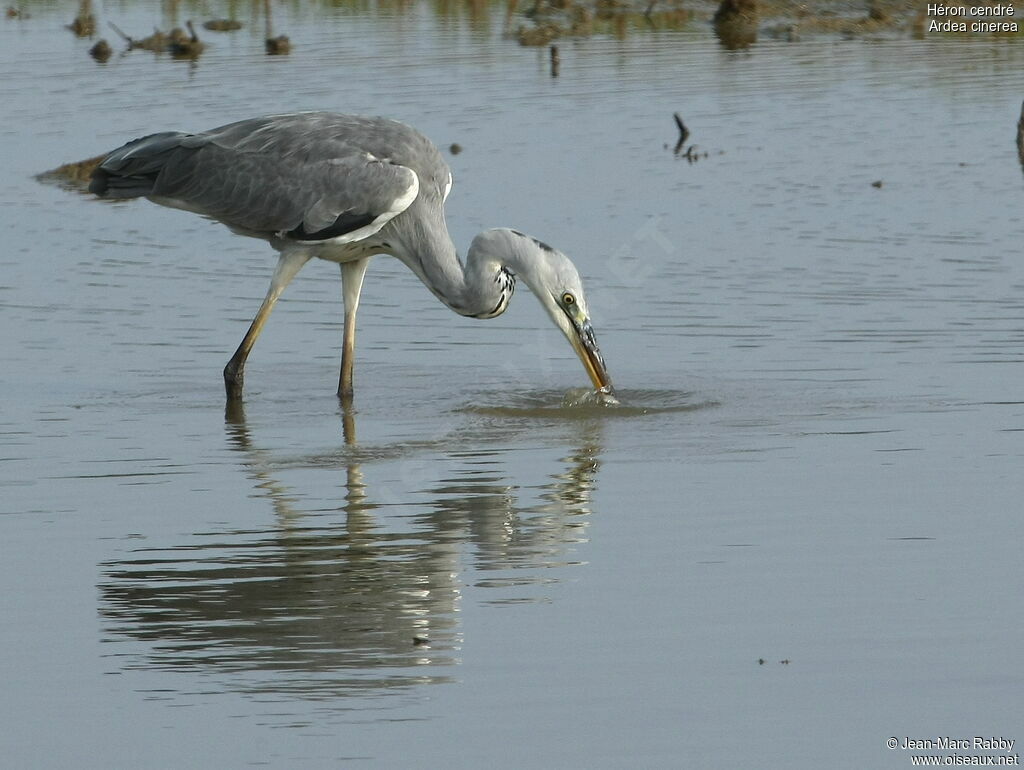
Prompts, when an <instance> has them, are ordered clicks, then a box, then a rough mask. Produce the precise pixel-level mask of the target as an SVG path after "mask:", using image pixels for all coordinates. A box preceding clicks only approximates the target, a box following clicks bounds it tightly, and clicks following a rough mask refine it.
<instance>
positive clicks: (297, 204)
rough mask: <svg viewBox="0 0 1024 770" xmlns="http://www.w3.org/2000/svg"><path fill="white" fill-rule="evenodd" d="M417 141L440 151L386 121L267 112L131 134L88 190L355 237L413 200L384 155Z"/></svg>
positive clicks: (415, 183) (312, 235) (406, 181)
mask: <svg viewBox="0 0 1024 770" xmlns="http://www.w3.org/2000/svg"><path fill="white" fill-rule="evenodd" d="M420 145H424V146H425V147H426V149H427V150H428V152H427V153H426V157H427V159H428V160H430V161H432V162H434V165H437V163H436V159H434V158H433V157H431V156H430V151H432V152H433V153H434V154H435V155H438V156H439V154H437V152H436V149H435V148H433V146H432V145H430V144H429V142H427V140H425V139H424V138H423V137H422V136H421V135H420V134H418V132H415V131H413V130H412V129H409V128H408V127H407V126H404V125H402V124H400V123H396V122H394V121H384V120H381V119H376V118H355V117H350V116H341V115H330V114H326V113H304V114H297V115H286V116H271V117H267V118H257V119H253V120H247V121H242V122H240V123H235V124H231V125H229V126H224V127H223V128H220V129H215V130H213V131H209V132H205V133H202V134H180V133H165V134H154V135H153V136H150V137H146V138H144V139H139V140H136V141H135V142H131V143H129V144H127V145H125V146H124V147H122V148H120V149H119V150H115V151H114V152H113V153H111V154H110V155H109V156H108V157H107V159H105V160H104V161H103V163H101V165H100V167H99V168H98V169H97V171H96V173H95V175H94V179H93V182H92V185H91V186H90V189H92V190H93V191H94V192H97V193H98V194H101V195H107V196H108V197H136V196H140V195H145V196H147V197H149V198H151V199H152V200H155V201H156V202H158V203H163V204H165V205H170V206H175V207H177V208H183V209H187V210H189V211H193V212H196V213H199V214H204V215H206V216H210V217H213V218H215V219H217V220H220V221H221V222H224V223H225V224H227V225H229V226H230V227H232V228H235V229H238V230H242V231H246V232H250V233H254V234H263V235H268V234H273V233H278V234H280V233H284V234H287V235H290V236H291V237H293V238H297V239H299V240H323V239H325V238H341V239H343V240H345V239H348V240H355V239H358V238H362V237H366V236H367V235H370V234H372V233H374V232H376V231H377V230H379V229H380V228H381V227H383V226H384V224H385V223H386V222H387V221H389V220H390V219H391V218H393V217H394V216H397V215H398V214H399V213H401V211H403V210H404V209H405V208H407V207H408V206H409V205H410V204H411V203H412V201H413V200H414V199H415V198H416V196H417V194H418V190H419V185H420V179H419V176H418V175H417V173H416V172H415V171H414V170H412V169H411V168H409V167H407V166H405V165H403V164H402V163H400V162H398V161H396V160H393V159H392V158H390V157H388V156H389V155H390V156H399V157H401V156H402V155H406V156H408V157H409V158H410V159H415V157H417V153H419V155H421V156H422V155H423V154H424V153H423V150H424V147H423V146H420ZM440 163H441V165H442V167H443V161H440ZM432 170H433V171H435V174H434V175H435V176H436V175H438V173H439V172H438V171H437V170H436V169H432ZM441 170H443V171H444V172H447V168H446V167H443V168H442V169H441Z"/></svg>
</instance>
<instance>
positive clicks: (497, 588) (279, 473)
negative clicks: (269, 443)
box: [100, 403, 602, 708]
mask: <svg viewBox="0 0 1024 770" xmlns="http://www.w3.org/2000/svg"><path fill="white" fill-rule="evenodd" d="M601 429H602V425H601V423H600V422H598V421H594V422H586V423H585V424H581V423H577V422H574V423H573V424H572V426H571V434H572V436H573V438H572V439H570V441H575V442H576V443H573V444H569V445H568V446H564V447H563V451H562V452H560V453H559V454H561V455H563V456H562V457H561V459H559V460H558V461H557V462H555V463H553V465H552V466H551V467H549V468H548V470H547V471H546V476H545V477H544V478H543V479H542V480H541V483H539V484H537V483H536V480H534V481H532V482H530V483H526V484H523V483H517V482H515V481H513V480H512V478H511V474H510V468H509V464H508V463H506V462H505V461H504V459H503V458H502V457H500V456H498V457H495V456H490V457H480V456H478V454H476V453H471V452H469V451H468V450H469V449H470V448H471V447H472V445H473V439H472V438H471V435H472V434H465V433H464V432H462V431H459V430H456V431H455V432H454V433H452V434H450V435H440V436H437V437H435V438H433V439H430V440H417V441H414V442H412V443H400V444H387V445H365V446H363V445H358V444H355V443H353V442H352V441H350V440H347V441H346V443H345V444H344V445H343V446H339V447H337V448H336V449H333V450H331V451H329V452H327V453H320V454H313V455H308V456H301V457H295V456H293V455H288V454H287V453H281V452H277V451H274V450H272V449H266V448H263V447H261V446H260V442H259V440H258V436H255V435H254V431H253V428H252V427H250V425H249V423H247V421H246V418H245V414H244V411H243V408H242V406H241V403H238V404H237V406H235V407H233V408H231V409H229V410H228V414H227V420H226V425H225V430H226V437H227V446H228V448H229V449H230V450H231V452H233V453H235V454H236V456H237V458H238V465H239V468H240V469H242V470H243V471H244V473H245V475H246V476H247V477H248V480H249V482H250V483H251V489H250V490H249V491H248V492H246V493H244V495H245V496H244V497H243V499H242V500H240V501H239V503H240V504H241V505H243V506H245V507H246V508H248V507H250V506H251V502H252V501H251V500H249V499H248V498H250V497H251V498H253V499H255V500H257V501H262V505H261V506H260V507H262V508H265V509H266V511H267V513H268V514H270V515H268V516H265V517H263V518H264V520H265V522H266V523H265V524H264V525H263V526H259V525H255V526H254V525H247V526H245V527H244V528H241V529H238V530H233V529H229V528H228V529H225V528H215V531H202V532H198V533H196V534H195V535H193V536H191V537H188V538H185V539H183V540H179V541H177V542H175V543H170V544H165V545H163V546H159V545H155V544H154V543H153V542H152V541H151V540H147V541H145V542H143V543H140V544H138V545H132V546H131V547H130V548H129V549H128V550H127V551H126V552H125V553H124V554H122V555H120V556H119V557H118V558H117V559H115V560H112V561H109V562H107V563H105V564H104V565H102V573H103V578H102V581H101V583H100V593H101V597H102V608H101V613H102V616H103V620H104V623H103V625H104V629H105V641H108V642H117V641H123V640H125V639H129V640H138V641H142V642H145V643H146V646H145V648H144V652H143V653H142V655H143V656H144V658H143V660H142V661H141V662H139V661H137V660H136V658H135V657H134V656H135V654H136V653H134V652H130V653H124V654H118V655H115V656H113V657H112V658H111V659H112V660H118V661H120V665H122V666H124V667H127V668H131V667H133V666H136V665H137V666H141V667H143V668H145V669H152V668H165V669H168V670H172V671H190V670H192V671H201V672H203V673H204V674H209V675H213V676H215V677H217V678H218V680H219V682H220V683H221V684H220V686H222V687H223V688H224V689H228V690H233V689H239V690H244V691H246V692H249V693H258V694H264V695H266V694H269V695H274V696H277V695H281V694H288V695H290V696H294V697H300V698H329V697H335V696H344V697H349V696H359V695H366V696H370V697H379V696H381V695H386V694H388V693H393V694H400V693H403V692H406V693H407V692H408V688H409V687H410V686H422V685H427V684H435V683H441V682H447V681H451V680H452V672H451V667H452V666H454V665H456V664H457V663H458V648H459V646H460V645H461V644H462V643H463V637H464V635H471V634H472V633H473V629H472V628H465V627H463V626H462V625H461V624H462V623H465V622H466V621H465V620H464V619H463V614H460V613H459V612H458V605H459V601H460V597H463V595H464V594H465V593H466V592H467V590H472V591H473V593H474V600H475V601H480V602H484V603H502V602H506V601H509V602H515V603H519V602H523V601H547V599H545V598H544V596H545V591H546V588H545V587H546V586H547V585H548V584H549V583H550V582H551V581H553V580H558V579H559V578H560V575H562V574H563V573H564V571H565V570H567V569H571V564H572V562H571V561H570V559H571V558H572V557H571V554H572V552H573V551H574V550H575V549H576V548H577V547H579V544H581V543H584V542H586V538H587V522H588V520H589V518H590V513H591V505H592V502H591V501H592V496H593V490H594V488H595V486H596V481H597V473H598V470H599V466H600V459H599V458H600V453H601ZM497 430H501V431H503V432H504V431H506V430H507V431H508V432H507V433H505V434H504V435H503V436H502V437H501V438H503V439H507V440H508V442H509V443H511V444H513V445H514V444H515V438H516V435H519V434H521V433H522V431H523V430H524V429H523V428H521V427H519V428H517V427H514V426H507V427H499V428H497ZM530 451H531V454H532V455H533V456H534V457H535V456H536V455H535V453H534V452H532V450H530ZM421 455H422V456H424V457H429V458H431V465H432V467H434V468H436V469H439V470H438V473H437V475H436V476H435V477H434V478H433V479H432V480H421V481H417V482H409V481H407V480H402V479H403V464H404V463H406V462H408V461H412V465H413V466H415V465H416V458H417V457H420V456H421ZM530 462H531V467H535V464H536V459H533V460H531V461H530ZM442 469H443V470H442ZM311 471H314V472H316V473H318V474H330V475H331V476H332V478H331V479H330V480H328V482H327V488H326V492H325V489H324V485H323V483H322V481H323V477H322V476H321V477H320V479H319V480H317V481H315V482H314V483H313V484H312V485H311V486H304V485H303V483H302V481H303V480H304V479H309V473H310V472H311ZM392 471H394V472H397V475H398V478H399V480H400V481H399V483H398V484H397V485H396V483H395V482H391V484H390V485H391V486H392V487H395V491H394V493H393V494H389V492H388V489H387V486H388V484H386V483H383V482H381V481H379V477H380V476H381V474H382V473H383V474H384V475H389V474H390V473H391V472H392ZM339 472H340V473H342V474H343V475H342V476H341V477H340V478H334V476H335V474H338V473H339ZM397 486H402V487H403V488H402V489H401V490H398V489H397ZM396 511H398V512H400V514H398V513H396ZM220 516H221V514H219V513H218V517H220ZM247 520H249V519H247ZM467 586H470V587H471V589H470V588H467ZM463 600H465V599H464V598H463ZM339 703H340V705H339V708H346V707H348V706H346V705H343V704H344V702H339Z"/></svg>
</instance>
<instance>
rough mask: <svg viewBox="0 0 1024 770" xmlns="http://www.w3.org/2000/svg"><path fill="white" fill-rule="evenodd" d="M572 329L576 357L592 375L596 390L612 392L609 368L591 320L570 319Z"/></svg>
mask: <svg viewBox="0 0 1024 770" xmlns="http://www.w3.org/2000/svg"><path fill="white" fill-rule="evenodd" d="M569 320H570V321H572V328H573V331H574V332H575V334H572V335H570V336H569V342H570V343H571V344H572V347H573V350H575V351H576V355H578V356H579V357H580V361H582V362H583V367H584V368H585V369H586V370H587V374H589V375H590V380H591V382H593V383H594V388H596V389H597V390H600V391H604V392H605V393H611V392H612V378H611V377H609V376H608V368H607V367H606V366H605V365H604V358H602V357H601V350H600V349H599V348H598V347H597V338H596V337H595V336H594V327H592V326H591V325H590V319H588V318H586V317H584V318H582V319H580V320H577V319H575V318H572V317H570V319H569Z"/></svg>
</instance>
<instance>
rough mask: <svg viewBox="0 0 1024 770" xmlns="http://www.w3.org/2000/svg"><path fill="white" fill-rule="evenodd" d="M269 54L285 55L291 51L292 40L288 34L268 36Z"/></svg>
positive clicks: (267, 46) (266, 43)
mask: <svg viewBox="0 0 1024 770" xmlns="http://www.w3.org/2000/svg"><path fill="white" fill-rule="evenodd" d="M265 45H266V49H267V54H269V55H270V56H284V55H285V54H289V53H291V50H292V41H291V40H290V39H289V38H288V36H287V35H278V36H277V37H268V38H267V39H266V42H265Z"/></svg>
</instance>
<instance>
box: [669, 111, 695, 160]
mask: <svg viewBox="0 0 1024 770" xmlns="http://www.w3.org/2000/svg"><path fill="white" fill-rule="evenodd" d="M672 117H673V118H675V121H676V125H677V126H678V127H679V141H678V142H676V149H675V154H676V155H678V154H679V153H680V151H681V150H682V149H683V145H684V144H686V140H687V139H688V138H689V137H690V129H688V128H687V127H686V124H685V123H683V119H682V118H681V117H679V113H678V112H673V113H672ZM690 149H693V148H692V147H691V148H690Z"/></svg>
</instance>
